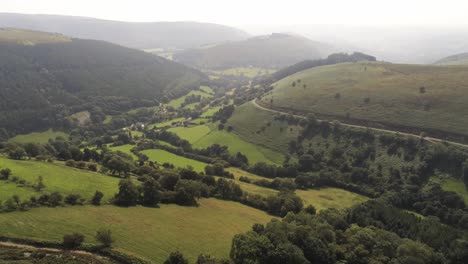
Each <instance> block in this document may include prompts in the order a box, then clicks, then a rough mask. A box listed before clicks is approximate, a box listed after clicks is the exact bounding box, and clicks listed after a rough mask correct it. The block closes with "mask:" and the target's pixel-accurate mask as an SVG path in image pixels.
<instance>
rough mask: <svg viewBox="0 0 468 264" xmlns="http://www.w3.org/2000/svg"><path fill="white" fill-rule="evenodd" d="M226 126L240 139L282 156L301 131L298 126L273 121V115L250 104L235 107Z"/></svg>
mask: <svg viewBox="0 0 468 264" xmlns="http://www.w3.org/2000/svg"><path fill="white" fill-rule="evenodd" d="M246 116H248V117H249V118H245V117H246ZM228 125H229V126H232V127H233V129H234V130H233V133H234V134H236V135H238V136H239V137H241V138H242V139H244V140H246V141H249V142H253V143H255V144H257V145H260V146H265V147H268V148H271V149H273V150H275V151H277V152H279V153H283V154H287V152H288V144H289V142H291V140H296V139H297V136H298V135H299V133H300V130H301V128H300V127H299V126H293V125H291V126H288V124H287V123H285V122H280V121H277V120H275V114H273V113H271V112H269V111H266V110H263V109H259V108H257V107H255V106H254V105H253V103H252V102H248V103H245V104H243V105H241V106H239V107H237V108H236V110H235V111H234V113H233V115H232V117H231V118H230V119H229V120H228Z"/></svg>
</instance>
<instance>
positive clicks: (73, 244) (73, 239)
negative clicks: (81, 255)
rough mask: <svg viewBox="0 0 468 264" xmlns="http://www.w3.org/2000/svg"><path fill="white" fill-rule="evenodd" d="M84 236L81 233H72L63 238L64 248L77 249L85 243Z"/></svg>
mask: <svg viewBox="0 0 468 264" xmlns="http://www.w3.org/2000/svg"><path fill="white" fill-rule="evenodd" d="M84 239H85V238H84V236H83V235H82V234H80V233H72V234H67V235H64V236H63V242H62V244H63V246H64V247H65V248H77V247H79V246H81V244H82V243H83V242H84Z"/></svg>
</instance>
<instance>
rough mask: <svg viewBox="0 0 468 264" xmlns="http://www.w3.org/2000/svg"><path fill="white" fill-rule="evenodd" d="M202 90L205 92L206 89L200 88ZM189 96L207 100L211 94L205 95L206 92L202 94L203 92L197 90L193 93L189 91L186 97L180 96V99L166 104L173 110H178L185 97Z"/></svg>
mask: <svg viewBox="0 0 468 264" xmlns="http://www.w3.org/2000/svg"><path fill="white" fill-rule="evenodd" d="M202 89H203V90H207V89H206V88H202ZM191 95H200V96H201V97H202V98H207V97H211V96H212V95H211V93H207V92H204V91H199V90H195V91H190V93H188V94H187V95H185V96H182V97H179V98H177V99H174V100H172V101H170V102H169V103H167V105H168V106H172V107H174V108H176V109H177V108H179V107H181V106H182V103H183V102H184V100H185V97H187V96H191Z"/></svg>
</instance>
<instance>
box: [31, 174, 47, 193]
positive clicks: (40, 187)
mask: <svg viewBox="0 0 468 264" xmlns="http://www.w3.org/2000/svg"><path fill="white" fill-rule="evenodd" d="M45 187H46V186H45V184H44V179H43V178H42V176H40V175H39V176H38V177H37V181H36V184H35V185H34V189H35V190H36V191H38V192H40V191H42V190H44V188H45Z"/></svg>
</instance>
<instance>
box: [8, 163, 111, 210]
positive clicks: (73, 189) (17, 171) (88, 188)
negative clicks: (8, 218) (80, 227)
mask: <svg viewBox="0 0 468 264" xmlns="http://www.w3.org/2000/svg"><path fill="white" fill-rule="evenodd" d="M0 168H9V169H11V171H12V176H17V177H19V178H20V179H23V180H26V181H27V182H29V183H35V182H37V179H38V177H39V176H42V177H43V183H44V184H45V186H46V188H45V190H43V192H60V193H62V194H64V195H67V194H72V193H73V194H81V195H82V196H83V197H84V198H85V199H86V200H89V199H90V198H91V197H92V196H93V195H94V192H95V191H96V190H99V191H101V192H103V193H104V200H105V201H108V200H109V199H110V198H112V197H113V196H114V194H115V193H116V192H117V186H118V183H119V179H118V178H114V177H110V176H106V175H104V174H101V173H97V172H91V171H88V170H79V169H75V168H71V167H67V166H65V165H61V164H55V163H47V162H39V161H29V160H21V161H18V160H11V159H7V158H3V157H0ZM12 176H10V177H12ZM0 183H1V182H0ZM1 184H2V185H3V184H4V183H1ZM13 187H14V186H11V185H8V186H2V187H0V188H4V189H5V190H7V193H9V194H10V193H14V192H18V194H19V195H20V196H21V198H23V199H26V198H29V197H27V196H29V195H30V194H32V193H31V192H30V191H29V190H25V188H23V187H22V188H17V190H15V189H12V188H13ZM36 194H39V195H40V193H36ZM39 195H36V196H39Z"/></svg>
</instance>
